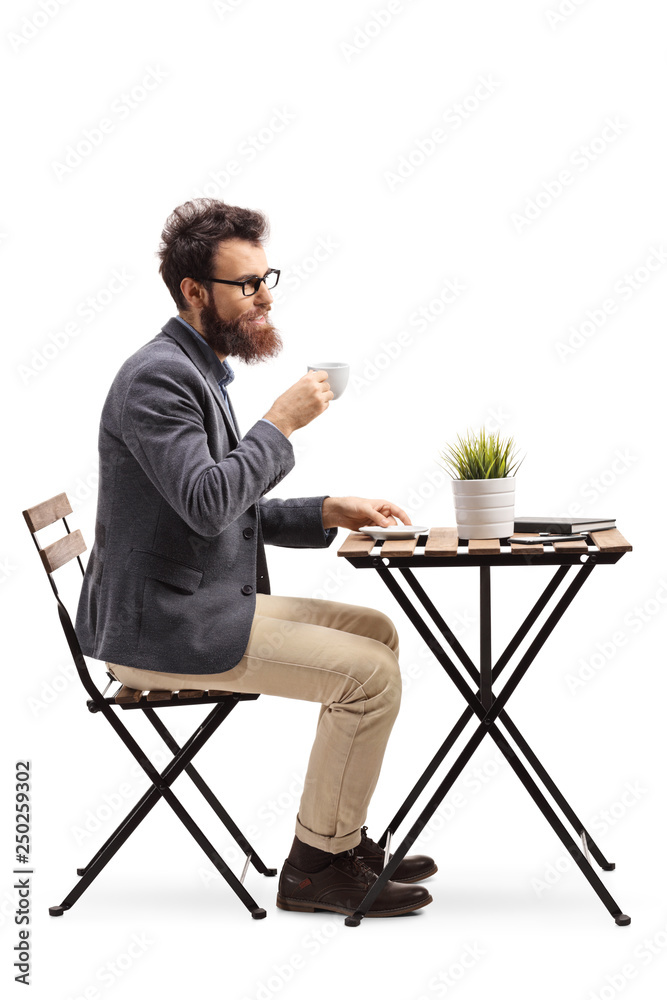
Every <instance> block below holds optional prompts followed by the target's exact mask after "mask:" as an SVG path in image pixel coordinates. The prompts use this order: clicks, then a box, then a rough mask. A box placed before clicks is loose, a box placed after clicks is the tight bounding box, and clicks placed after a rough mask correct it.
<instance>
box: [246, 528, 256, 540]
mask: <svg viewBox="0 0 667 1000" xmlns="http://www.w3.org/2000/svg"><path fill="white" fill-rule="evenodd" d="M254 534H255V531H254V529H253V528H244V529H243V537H244V538H252V536H253V535H254Z"/></svg>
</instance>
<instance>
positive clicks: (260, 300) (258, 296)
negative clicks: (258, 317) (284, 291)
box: [254, 281, 273, 306]
mask: <svg viewBox="0 0 667 1000" xmlns="http://www.w3.org/2000/svg"><path fill="white" fill-rule="evenodd" d="M254 299H255V302H257V304H258V305H262V306H268V305H270V303H271V302H273V295H272V294H271V292H270V291H269V289H268V288H267V287H266V282H265V281H263V282H262V283H261V285H260V286H259V291H258V292H256V293H255V296H254Z"/></svg>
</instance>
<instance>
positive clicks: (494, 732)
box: [345, 560, 630, 926]
mask: <svg viewBox="0 0 667 1000" xmlns="http://www.w3.org/2000/svg"><path fill="white" fill-rule="evenodd" d="M594 565H595V563H594V562H592V561H589V562H587V563H584V564H582V565H581V566H580V568H579V570H578V573H577V574H576V576H575V579H574V580H573V581H572V582H571V583H570V585H569V586H568V588H567V589H566V592H565V594H563V595H562V596H561V598H560V599H559V601H558V602H557V605H556V607H555V608H554V609H553V610H552V612H551V613H550V615H549V616H548V618H547V620H546V621H545V622H544V624H543V625H542V627H541V628H540V630H539V631H538V634H537V635H536V636H535V638H534V639H533V641H532V643H531V644H530V646H529V648H528V650H527V651H526V652H525V653H524V655H523V656H522V657H521V660H520V661H519V663H518V664H517V665H516V666H515V668H514V671H513V673H512V675H511V676H510V678H509V680H508V681H507V683H506V684H505V686H504V687H503V689H502V691H501V692H500V694H499V695H498V696H494V694H493V691H492V681H493V679H495V677H497V676H498V674H499V673H500V672H501V671H502V670H503V668H504V667H505V666H506V664H507V662H508V661H509V659H510V657H511V655H513V653H514V652H515V650H516V648H518V645H519V643H520V641H521V639H522V638H523V637H524V636H525V635H526V634H527V632H528V629H529V628H530V627H531V626H532V624H533V623H534V621H535V620H536V618H537V616H538V615H539V613H540V612H541V610H542V609H543V608H544V607H545V606H546V603H547V601H548V599H549V598H550V596H551V595H552V594H553V593H554V592H555V589H556V587H557V586H558V584H559V583H560V580H561V579H562V578H563V576H564V575H565V573H566V572H567V569H568V567H566V566H562V567H560V569H559V571H558V572H557V574H556V575H555V577H554V579H553V580H552V581H551V583H550V584H549V585H548V586H547V588H546V589H545V591H544V593H543V594H542V596H541V598H540V599H539V600H538V602H537V603H536V605H535V606H534V608H533V610H532V611H531V613H530V614H529V616H528V618H527V619H526V621H525V622H524V624H523V625H522V626H521V628H520V629H519V631H518V632H517V634H516V635H515V637H514V639H513V640H512V642H511V643H510V644H509V646H508V648H507V649H506V650H505V652H504V653H503V655H502V656H501V658H500V660H499V661H498V663H497V664H496V666H495V667H494V668H492V666H491V607H490V574H489V567H488V566H480V667H481V669H480V670H479V671H478V670H477V668H475V666H474V664H473V663H472V661H471V660H470V658H469V657H468V656H467V654H466V653H465V651H463V650H462V649H461V647H460V643H458V641H457V640H455V641H454V642H452V641H451V639H452V638H453V636H452V633H451V630H449V629H448V627H447V626H446V624H445V623H444V620H443V619H442V616H440V615H439V613H438V612H437V609H435V608H434V606H433V605H432V602H430V600H428V598H427V599H426V600H427V602H428V605H430V606H427V608H426V609H427V611H428V613H429V614H430V615H431V617H432V618H433V620H434V621H435V622H436V624H437V625H438V626H439V627H440V628H441V631H442V632H443V634H444V636H445V639H446V640H447V641H449V644H450V645H451V646H452V648H453V650H454V652H455V653H457V654H458V655H459V658H460V659H461V661H462V663H463V666H464V667H465V668H466V669H467V670H468V673H469V674H471V676H472V677H473V679H476V680H477V683H478V691H477V692H476V693H474V692H473V691H472V690H471V689H470V687H469V686H468V685H467V684H466V683H465V681H464V679H463V676H462V675H461V674H460V673H459V671H458V670H457V669H456V666H455V664H454V663H453V662H452V660H451V659H450V658H449V656H448V655H447V653H446V652H445V651H444V649H443V648H442V646H441V645H440V643H439V642H438V641H437V639H436V638H435V636H434V635H433V633H432V632H431V631H430V629H429V628H428V626H426V624H425V623H424V622H423V621H422V619H421V618H420V617H419V614H418V612H417V611H416V609H415V608H414V607H413V606H412V605H411V603H410V602H409V600H408V599H407V596H406V595H405V594H404V592H403V591H402V590H401V588H400V587H399V586H398V584H397V582H396V581H395V580H394V579H393V577H392V575H391V573H390V572H389V570H388V569H387V568H386V566H384V564H382V563H381V561H380V560H378V561H377V563H376V564H375V567H376V569H377V571H378V573H379V575H380V577H381V578H382V580H383V581H384V583H385V584H386V585H387V587H388V588H389V590H390V591H391V593H392V594H393V595H394V597H395V598H396V600H397V601H398V603H399V605H400V606H401V608H402V609H403V611H404V612H405V613H406V615H407V616H408V618H409V619H410V620H411V621H412V623H413V625H414V626H415V628H416V629H417V631H418V632H419V634H420V635H421V636H422V638H423V639H424V640H425V642H426V643H427V645H428V646H429V648H430V649H431V650H432V651H433V653H434V655H435V656H436V658H437V659H438V661H439V662H440V664H441V666H442V667H443V668H444V669H445V671H446V672H447V674H448V675H449V676H450V678H451V679H452V681H453V682H454V684H455V685H456V687H457V688H458V690H459V691H460V692H461V694H462V695H463V697H464V698H465V699H466V701H467V702H468V709H466V711H465V712H464V713H463V715H462V716H461V718H460V719H459V721H458V722H457V723H456V725H455V726H454V728H453V729H452V731H451V732H450V734H449V736H448V737H447V738H446V740H445V741H444V743H443V744H442V746H441V747H440V748H439V750H438V751H437V753H436V755H435V756H434V758H433V759H432V761H431V762H430V764H429V765H428V766H427V768H426V771H425V772H424V774H423V775H422V776H421V778H420V779H419V781H418V782H417V784H416V785H415V787H414V788H413V790H412V792H411V793H410V794H409V795H408V798H407V799H406V801H405V802H404V803H403V805H402V806H401V808H400V809H399V811H398V813H397V814H396V816H395V817H394V819H393V820H392V822H391V823H390V824H389V827H388V828H387V830H386V831H385V833H384V834H383V836H382V841H381V842H380V843H381V846H384V844H386V838H387V835H388V834H389V833H390V832H394V829H395V827H396V826H397V825H398V823H400V822H401V821H402V819H403V818H404V817H405V815H406V814H407V811H408V810H409V808H410V807H411V806H412V804H414V801H416V798H417V797H418V795H419V794H420V793H421V791H422V790H423V788H424V787H425V785H426V783H427V781H428V780H429V779H430V777H432V775H433V774H434V773H435V771H436V770H437V767H438V765H439V764H440V763H442V761H443V760H444V759H445V758H446V755H447V753H448V752H449V750H450V749H451V748H452V746H453V745H454V742H455V740H456V739H457V738H458V736H459V735H460V734H461V733H462V732H463V729H464V728H465V725H466V724H467V722H468V721H469V719H470V718H471V717H472V715H473V713H474V714H475V715H477V717H478V719H479V721H480V725H479V727H478V729H477V730H476V731H475V733H474V734H473V737H472V738H471V739H470V740H469V742H468V743H467V744H466V746H465V747H464V749H463V751H462V752H461V753H460V754H459V756H458V758H457V760H456V761H455V763H454V765H453V766H452V767H451V768H450V770H449V771H448V773H447V775H446V777H445V779H444V780H443V782H442V783H441V784H440V785H439V787H438V789H437V790H436V792H435V794H434V795H433V796H432V798H431V799H430V801H429V803H428V805H427V807H426V808H425V809H424V810H423V812H422V814H421V815H420V816H419V818H418V820H417V821H416V823H415V824H414V825H413V826H412V827H411V829H410V831H409V833H408V834H407V836H406V837H405V838H404V840H403V841H402V843H401V844H400V845H399V847H398V848H397V849H396V850H395V851H394V853H393V855H392V857H391V858H390V859H389V861H388V863H387V865H386V866H385V868H384V869H383V871H382V873H381V875H380V876H379V878H378V879H377V880H376V882H375V883H374V884H373V886H372V887H371V889H370V890H369V892H368V893H367V894H366V896H365V897H364V899H363V900H362V901H361V903H360V904H359V906H358V907H357V910H356V911H355V913H354V914H352V915H351V916H350V917H348V918H347V919H346V921H345V923H346V924H347V925H348V926H358V924H359V923H360V921H361V919H362V918H363V916H364V915H365V913H367V912H368V909H369V907H370V906H371V905H372V903H373V902H374V900H375V899H376V898H377V896H378V895H379V893H380V892H381V891H382V888H383V887H384V886H385V885H386V883H387V881H388V880H389V879H390V878H391V876H392V874H393V873H394V872H395V870H396V868H397V867H398V864H400V862H401V861H402V859H403V858H404V857H405V855H406V853H407V851H408V850H409V848H410V847H411V846H412V843H413V842H414V840H415V839H416V837H417V836H418V835H419V833H420V832H421V830H422V829H423V827H424V826H425V825H426V823H427V822H428V820H429V819H430V817H431V816H432V814H433V812H435V810H436V809H437V807H438V805H439V804H440V802H441V801H442V799H443V797H444V795H445V794H446V793H447V791H448V790H449V788H450V787H451V785H452V784H453V782H454V780H455V779H456V777H458V775H459V774H460V772H461V770H462V768H463V767H464V766H465V764H466V763H467V761H468V760H469V759H470V756H471V755H472V753H473V752H474V750H475V749H476V747H477V746H478V745H479V744H480V743H481V741H482V739H483V738H484V736H485V735H486V734H487V733H489V734H490V735H491V736H492V738H493V739H494V741H495V742H496V744H497V745H498V746H499V748H500V749H501V751H502V752H503V753H504V754H505V756H506V757H507V759H508V761H509V762H510V765H511V766H512V768H513V770H514V771H515V773H516V774H517V776H518V777H519V778H520V780H521V781H522V784H523V785H524V787H525V788H526V789H527V790H528V792H529V794H530V795H531V797H532V798H533V800H534V801H535V803H536V804H537V805H538V807H539V808H540V811H541V812H542V814H543V815H544V816H545V818H546V819H547V821H548V822H549V823H550V825H551V826H552V829H553V830H554V831H555V832H556V833H557V835H558V836H559V838H560V839H561V841H562V843H563V844H564V845H565V847H566V848H567V850H568V851H569V853H570V854H571V856H572V857H573V858H574V860H575V861H576V863H577V865H578V866H579V868H580V869H581V871H582V872H583V874H584V875H585V877H586V878H587V880H588V882H589V884H590V885H591V887H592V888H593V889H594V890H595V892H596V893H597V895H598V897H599V899H600V900H601V901H602V903H603V904H604V905H605V906H606V908H607V910H608V911H609V912H610V913H611V914H612V916H613V917H614V919H615V921H616V923H617V924H619V925H621V926H625V925H627V924H629V923H630V918H629V917H628V916H627V915H626V914H624V913H623V912H622V911H621V909H620V907H619V906H618V904H617V903H616V901H615V900H614V899H613V897H612V896H611V894H610V893H609V892H608V891H607V889H606V887H605V886H604V884H603V883H602V881H601V880H600V878H599V876H598V875H597V874H596V873H595V871H594V870H593V868H592V866H591V864H590V862H589V861H588V859H587V858H586V857H585V855H584V854H583V852H582V851H581V850H580V849H579V847H578V845H577V844H576V842H575V841H574V840H573V838H572V837H571V835H570V833H569V832H568V830H567V829H566V827H565V826H564V824H563V823H562V822H561V820H560V819H559V817H558V816H557V814H556V813H555V812H554V810H553V808H552V807H551V805H550V804H549V802H548V801H547V799H546V798H545V796H544V794H543V793H542V791H541V790H540V789H539V787H538V786H537V784H536V782H535V781H534V779H533V777H532V776H531V775H530V773H529V772H528V770H527V768H526V767H525V765H524V764H523V762H522V761H521V760H520V759H519V758H518V756H517V754H516V752H515V751H514V750H513V748H512V747H511V745H510V744H509V743H508V742H507V740H506V739H505V737H504V736H503V734H502V733H501V732H500V730H499V729H498V726H497V725H496V720H497V719H501V720H502V721H503V724H504V725H506V726H507V728H508V730H509V729H510V728H511V729H512V730H513V732H514V733H516V734H518V737H519V739H518V741H517V742H518V744H519V746H520V749H522V751H523V749H524V748H527V749H528V754H527V756H528V759H529V762H530V763H531V764H533V766H534V767H535V769H536V771H537V773H538V775H539V777H540V778H541V779H542V780H543V781H544V782H545V785H546V787H547V788H548V790H549V791H550V792H551V793H552V794H553V795H554V797H555V798H556V801H557V802H558V804H559V805H561V803H565V805H566V806H567V809H566V810H565V813H566V815H567V817H568V819H569V820H570V822H572V823H573V825H574V826H575V829H577V827H581V830H583V826H582V824H581V823H580V821H579V820H578V817H577V816H576V814H575V813H574V811H573V810H572V809H571V807H570V806H569V805H568V804H567V802H566V800H565V799H564V797H563V796H562V794H561V793H560V791H559V790H558V789H557V787H556V785H555V783H554V782H553V781H552V779H551V778H550V776H549V775H548V774H547V772H546V770H545V769H544V768H543V767H542V765H541V764H540V762H539V760H538V759H537V757H536V756H535V754H534V753H533V751H532V750H531V749H530V747H528V744H527V743H526V741H525V740H524V739H523V737H522V736H521V734H520V733H519V731H518V729H517V728H516V727H515V726H514V724H513V723H512V721H511V720H510V719H509V717H508V716H507V713H506V712H505V705H506V703H507V701H508V700H509V698H510V697H511V695H512V694H513V692H514V691H515V689H516V687H517V685H518V683H519V682H520V680H521V678H522V677H523V676H524V675H525V673H526V671H527V669H528V667H529V666H530V664H531V663H532V662H533V660H534V659H535V657H536V656H537V653H538V652H539V651H540V649H541V648H542V646H543V645H544V643H545V642H546V640H547V638H548V637H549V635H550V634H551V632H552V631H553V629H554V628H555V626H556V624H557V622H558V621H559V620H560V618H561V617H562V615H563V614H564V612H565V610H566V608H567V607H568V606H569V604H570V603H571V602H572V600H573V599H574V597H575V596H576V594H577V593H578V591H579V590H580V589H581V587H582V586H583V584H584V582H585V581H586V580H587V579H588V577H589V576H590V573H591V572H592V570H593V568H594ZM402 572H403V573H404V575H406V577H408V578H409V577H410V576H411V573H410V571H409V570H407V569H405V570H404V569H402ZM408 582H409V583H410V585H411V586H412V587H413V590H415V591H416V592H417V593H418V596H420V597H421V595H420V594H419V592H418V588H419V585H416V586H415V584H416V581H413V580H410V579H409V580H408ZM419 589H421V588H419ZM422 594H423V591H422ZM424 596H425V595H424ZM423 603H425V605H426V602H423ZM434 612H435V613H434ZM529 620H530V621H529ZM442 626H444V628H443V627H442ZM457 646H458V647H459V648H458V649H457V648H456V647H457ZM459 651H461V652H462V653H463V655H461V652H459ZM581 830H578V832H581ZM583 832H586V831H585V830H584V831H583ZM596 849H597V848H596ZM597 850H598V853H599V858H601V859H602V861H603V862H606V859H605V858H604V856H603V855H602V854H601V852H599V849H597ZM599 858H596V860H599ZM606 864H607V865H608V864H609V862H606Z"/></svg>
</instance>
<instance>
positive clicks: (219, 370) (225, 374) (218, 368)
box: [176, 316, 234, 394]
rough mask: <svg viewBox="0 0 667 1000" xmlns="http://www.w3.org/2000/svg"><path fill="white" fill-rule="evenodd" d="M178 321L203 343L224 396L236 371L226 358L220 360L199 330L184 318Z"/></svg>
mask: <svg viewBox="0 0 667 1000" xmlns="http://www.w3.org/2000/svg"><path fill="white" fill-rule="evenodd" d="M176 319H177V320H180V322H181V323H182V324H183V326H184V327H185V328H186V330H189V331H190V333H192V334H194V336H195V337H197V338H198V339H199V340H200V341H201V343H202V344H204V346H205V348H206V354H207V357H209V358H210V359H211V361H212V363H213V371H214V373H215V380H216V382H217V383H218V385H219V386H220V390H221V391H222V392H223V394H224V390H225V389H226V387H227V386H228V385H229V383H230V382H233V381H234V370H233V368H232V366H231V365H230V364H229V363H228V361H227V359H226V358H225V360H224V361H221V360H220V358H219V357H218V355H217V354H216V353H215V351H214V350H213V348H212V347H211V345H210V344H209V343H208V341H207V340H206V339H205V338H204V337H202V335H201V333H200V332H199V330H195V328H194V326H190V324H189V323H187V322H186V321H185V320H184V319H183V317H182V316H177V317H176Z"/></svg>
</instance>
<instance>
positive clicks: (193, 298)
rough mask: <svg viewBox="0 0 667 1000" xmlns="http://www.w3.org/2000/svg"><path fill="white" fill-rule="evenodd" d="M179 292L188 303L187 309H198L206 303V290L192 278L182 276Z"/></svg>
mask: <svg viewBox="0 0 667 1000" xmlns="http://www.w3.org/2000/svg"><path fill="white" fill-rule="evenodd" d="M181 294H182V295H183V298H184V299H185V301H186V302H187V303H188V310H190V309H195V310H199V309H201V308H202V306H205V305H208V292H207V291H206V289H205V288H204V286H203V285H201V284H200V283H199V282H198V281H195V280H194V278H183V280H182V282H181Z"/></svg>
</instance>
